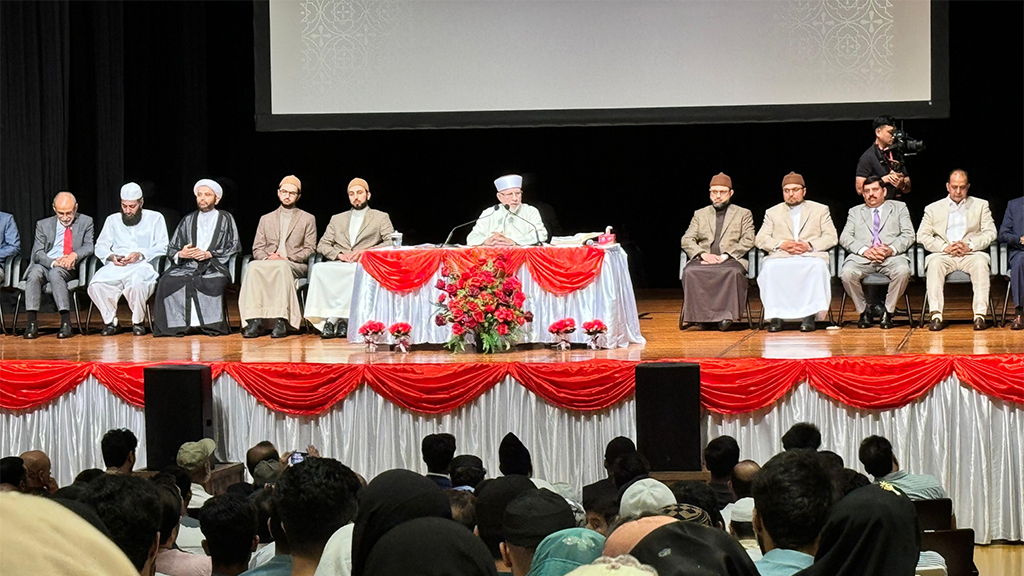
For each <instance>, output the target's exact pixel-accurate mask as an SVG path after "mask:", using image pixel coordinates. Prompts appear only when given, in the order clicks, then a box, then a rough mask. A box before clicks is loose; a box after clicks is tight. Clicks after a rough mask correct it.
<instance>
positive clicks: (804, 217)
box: [757, 172, 839, 332]
mask: <svg viewBox="0 0 1024 576" xmlns="http://www.w3.org/2000/svg"><path fill="white" fill-rule="evenodd" d="M782 195H783V198H784V200H785V202H784V203H782V204H777V205H775V206H773V207H771V208H769V209H768V211H767V212H766V213H765V215H764V224H762V225H761V230H760V231H759V232H758V233H757V247H758V248H760V249H761V250H764V251H765V252H768V257H767V258H765V261H764V266H763V269H762V270H761V271H760V272H759V273H758V276H757V285H758V286H760V288H761V302H762V303H763V305H764V315H765V317H766V318H768V322H769V325H768V331H769V332H778V331H780V330H782V321H783V320H788V319H795V318H800V319H801V322H800V331H801V332H813V331H814V328H815V327H814V320H815V316H817V315H819V314H824V313H825V312H826V311H827V310H828V309H829V306H831V305H832V285H831V283H830V276H829V271H828V258H829V255H828V251H829V250H830V249H831V248H832V247H833V246H835V245H836V242H837V241H838V240H839V238H838V235H837V234H836V227H835V225H834V224H832V215H831V214H829V211H828V206H825V205H824V204H818V203H817V202H812V201H810V200H804V197H805V196H806V195H807V188H806V187H805V186H804V177H803V176H801V175H799V174H796V173H794V172H790V173H789V174H787V175H786V177H785V178H783V179H782Z"/></svg>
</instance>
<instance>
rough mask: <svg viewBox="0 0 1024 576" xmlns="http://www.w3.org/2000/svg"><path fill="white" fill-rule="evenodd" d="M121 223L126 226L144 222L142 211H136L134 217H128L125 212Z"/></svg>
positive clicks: (122, 214) (122, 213)
mask: <svg viewBox="0 0 1024 576" xmlns="http://www.w3.org/2000/svg"><path fill="white" fill-rule="evenodd" d="M121 222H123V223H124V225H125V226H135V225H137V224H138V223H139V222H142V210H136V211H135V214H134V215H132V216H128V215H127V214H125V213H124V212H121Z"/></svg>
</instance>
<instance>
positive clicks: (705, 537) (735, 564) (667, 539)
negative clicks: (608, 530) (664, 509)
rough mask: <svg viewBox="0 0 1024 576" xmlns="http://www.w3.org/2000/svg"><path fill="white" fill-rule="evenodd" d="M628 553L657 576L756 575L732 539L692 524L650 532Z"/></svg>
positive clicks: (723, 533)
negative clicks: (698, 575)
mask: <svg viewBox="0 0 1024 576" xmlns="http://www.w3.org/2000/svg"><path fill="white" fill-rule="evenodd" d="M630 554H631V555H633V556H635V557H636V559H637V560H639V561H640V562H643V563H644V564H649V565H651V566H653V567H654V569H655V570H657V571H658V574H660V575H661V576H689V575H691V574H701V575H705V574H706V575H712V574H713V575H716V576H757V568H756V567H754V562H753V561H752V560H751V559H750V557H748V556H747V554H746V552H744V550H743V548H742V547H741V546H740V545H739V543H738V542H736V540H734V539H733V538H732V537H731V536H729V535H728V534H726V533H725V532H722V531H721V530H716V529H714V528H708V527H706V526H700V525H699V524H694V523H692V522H671V523H669V524H667V525H665V526H662V527H660V528H658V529H656V530H654V531H653V532H651V533H650V534H648V535H647V536H645V537H644V538H643V539H642V540H640V542H639V543H638V544H637V545H636V546H634V547H633V550H632V551H631V552H630Z"/></svg>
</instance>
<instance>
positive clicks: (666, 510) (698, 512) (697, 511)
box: [658, 504, 715, 528]
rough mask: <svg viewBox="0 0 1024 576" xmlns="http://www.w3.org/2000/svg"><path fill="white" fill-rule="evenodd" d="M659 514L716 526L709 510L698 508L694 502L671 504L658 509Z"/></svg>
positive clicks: (702, 524) (712, 526) (681, 520)
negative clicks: (712, 521)
mask: <svg viewBox="0 0 1024 576" xmlns="http://www.w3.org/2000/svg"><path fill="white" fill-rule="evenodd" d="M658 514H661V515H662V516H668V517H669V518H675V519H676V520H679V521H680V522H694V523H696V524H700V525H701V526H707V527H708V528H714V527H715V525H714V524H712V523H711V515H710V514H708V512H707V510H704V509H701V508H697V507H696V506H694V505H692V504H669V505H668V506H664V507H662V508H661V509H660V510H658Z"/></svg>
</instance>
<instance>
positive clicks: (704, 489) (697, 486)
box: [672, 480, 728, 530]
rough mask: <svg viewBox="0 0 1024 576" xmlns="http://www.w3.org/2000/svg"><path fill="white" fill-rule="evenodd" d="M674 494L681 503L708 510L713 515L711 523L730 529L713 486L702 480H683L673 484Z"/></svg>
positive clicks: (717, 526)
mask: <svg viewBox="0 0 1024 576" xmlns="http://www.w3.org/2000/svg"><path fill="white" fill-rule="evenodd" d="M672 494H674V495H675V497H676V502H678V503H679V504H689V505H691V506H696V507H697V508H700V509H702V510H705V511H707V513H708V514H709V515H710V516H711V524H712V525H714V526H715V527H716V528H721V529H722V530H727V529H728V526H726V525H725V520H724V519H723V518H722V511H721V510H720V509H719V506H718V497H717V496H715V492H714V490H712V489H711V486H708V485H707V484H706V483H704V482H701V481H700V480H681V481H679V482H676V483H675V484H673V485H672Z"/></svg>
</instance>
